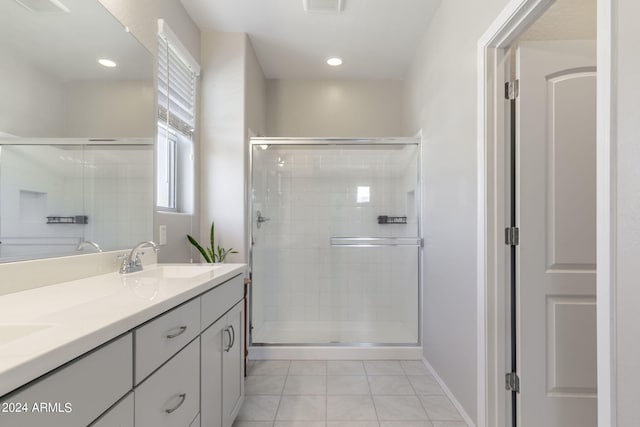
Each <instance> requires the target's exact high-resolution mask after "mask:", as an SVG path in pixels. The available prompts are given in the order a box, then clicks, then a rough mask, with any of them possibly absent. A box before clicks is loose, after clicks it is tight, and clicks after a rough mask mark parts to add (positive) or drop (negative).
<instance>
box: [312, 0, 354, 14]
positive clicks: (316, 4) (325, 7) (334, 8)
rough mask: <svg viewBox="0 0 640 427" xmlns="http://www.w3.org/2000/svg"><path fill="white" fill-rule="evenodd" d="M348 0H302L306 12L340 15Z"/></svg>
mask: <svg viewBox="0 0 640 427" xmlns="http://www.w3.org/2000/svg"><path fill="white" fill-rule="evenodd" d="M345 1H346V0H302V4H303V6H304V10H305V12H310V13H340V12H342V10H343V9H344V2H345Z"/></svg>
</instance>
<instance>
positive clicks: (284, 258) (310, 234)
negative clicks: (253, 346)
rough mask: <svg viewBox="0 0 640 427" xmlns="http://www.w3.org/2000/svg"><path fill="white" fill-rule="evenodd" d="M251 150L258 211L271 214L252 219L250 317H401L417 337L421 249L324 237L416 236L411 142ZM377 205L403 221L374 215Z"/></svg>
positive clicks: (354, 319) (414, 159) (397, 319)
mask: <svg viewBox="0 0 640 427" xmlns="http://www.w3.org/2000/svg"><path fill="white" fill-rule="evenodd" d="M414 148H415V147H414ZM254 154H255V155H254V163H253V165H254V166H253V170H254V180H253V181H254V186H253V198H254V202H253V208H254V214H255V212H256V211H257V210H260V211H261V212H262V215H263V216H265V217H268V218H270V220H269V221H268V222H265V223H263V224H262V225H261V227H260V229H257V228H256V224H255V222H254V224H253V227H254V230H253V231H254V238H255V245H254V247H253V268H254V270H253V271H254V273H253V278H254V303H253V304H254V311H253V315H254V318H253V321H254V326H257V327H259V326H260V322H261V321H267V322H269V321H289V322H291V321H292V322H298V321H337V322H345V321H346V322H399V323H402V324H403V325H405V327H406V328H408V329H409V335H410V336H414V337H415V339H414V341H417V325H418V252H419V249H418V248H417V247H404V248H403V247H365V248H362V247H332V246H331V245H330V241H331V237H401V236H402V237H416V236H418V227H417V217H418V215H417V214H418V212H417V207H416V206H418V203H419V201H418V200H417V197H419V187H418V179H417V169H416V164H417V150H414V152H413V153H409V154H407V153H404V154H403V153H399V152H398V150H397V149H396V150H393V151H391V152H390V153H386V152H385V151H384V150H366V149H364V150H347V151H341V150H334V151H333V152H332V151H330V150H326V149H324V150H322V149H321V150H313V149H305V150H302V149H297V150H291V151H288V150H274V151H270V150H267V151H262V152H258V153H256V152H254ZM359 187H360V188H362V187H365V188H368V189H369V199H368V201H367V200H366V198H363V196H364V193H366V191H365V192H364V193H363V191H362V190H360V199H358V196H359V194H358V188H359ZM379 215H388V216H407V217H408V224H391V225H379V224H378V223H377V217H378V216H379ZM254 219H255V215H254ZM405 332H407V331H405ZM404 335H405V336H406V334H404Z"/></svg>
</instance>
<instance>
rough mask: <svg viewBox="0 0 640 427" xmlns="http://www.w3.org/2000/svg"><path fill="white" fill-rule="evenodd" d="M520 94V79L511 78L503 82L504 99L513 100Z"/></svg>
mask: <svg viewBox="0 0 640 427" xmlns="http://www.w3.org/2000/svg"><path fill="white" fill-rule="evenodd" d="M518 95H520V80H512V81H510V82H506V83H505V84H504V99H508V100H514V99H516V98H517V97H518Z"/></svg>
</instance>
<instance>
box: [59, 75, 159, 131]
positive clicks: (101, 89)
mask: <svg viewBox="0 0 640 427" xmlns="http://www.w3.org/2000/svg"><path fill="white" fill-rule="evenodd" d="M149 77H150V79H149V81H143V80H140V81H135V80H126V81H122V80H119V81H101V82H95V81H94V82H92V81H74V82H71V83H68V84H66V85H65V95H64V96H65V115H66V118H65V136H69V137H92V138H107V137H111V138H119V137H144V138H153V136H154V135H155V132H156V130H155V127H154V123H155V119H154V115H155V106H154V102H155V98H154V96H155V89H154V85H153V78H151V76H149Z"/></svg>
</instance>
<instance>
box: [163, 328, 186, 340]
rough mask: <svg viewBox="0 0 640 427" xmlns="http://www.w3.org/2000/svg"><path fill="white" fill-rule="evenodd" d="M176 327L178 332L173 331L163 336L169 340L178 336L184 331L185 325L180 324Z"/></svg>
mask: <svg viewBox="0 0 640 427" xmlns="http://www.w3.org/2000/svg"><path fill="white" fill-rule="evenodd" d="M176 329H178V332H175V333H173V334H167V335H165V338H166V339H168V340H170V339H173V338H175V337H178V336H180V335H182V334H184V331H186V330H187V327H186V326H180V327H179V328H176Z"/></svg>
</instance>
